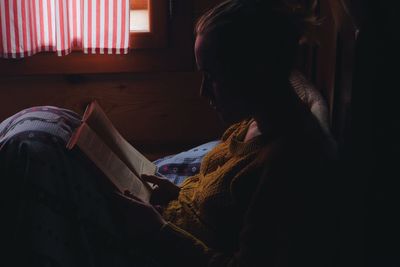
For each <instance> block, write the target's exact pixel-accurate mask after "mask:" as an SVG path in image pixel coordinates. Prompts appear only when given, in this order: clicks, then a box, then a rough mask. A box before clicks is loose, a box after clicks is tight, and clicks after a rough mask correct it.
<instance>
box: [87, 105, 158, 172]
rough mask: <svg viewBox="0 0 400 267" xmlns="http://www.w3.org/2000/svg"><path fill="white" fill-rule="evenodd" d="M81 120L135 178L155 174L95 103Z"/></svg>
mask: <svg viewBox="0 0 400 267" xmlns="http://www.w3.org/2000/svg"><path fill="white" fill-rule="evenodd" d="M83 120H84V121H85V122H86V123H87V124H88V125H89V126H90V127H91V128H92V129H93V130H94V131H96V133H97V134H98V135H99V137H100V138H101V139H102V140H103V141H104V142H105V143H106V144H107V145H108V146H109V147H110V148H111V150H112V151H113V152H114V153H115V154H116V155H117V156H118V157H119V158H120V159H121V160H122V161H123V162H124V163H125V164H126V165H127V166H128V167H129V168H130V169H131V171H133V172H134V173H135V174H136V175H137V176H139V177H140V176H141V175H142V174H151V175H154V174H155V172H156V169H157V167H156V166H155V165H154V164H153V163H152V162H151V161H149V160H148V159H147V158H146V157H144V156H143V155H142V154H141V153H140V152H139V151H137V150H136V149H135V148H134V147H133V146H132V145H131V144H130V143H129V142H128V141H126V140H125V139H124V138H123V137H122V136H121V134H120V133H119V132H118V131H117V129H116V128H115V127H114V125H113V124H112V123H111V121H110V120H109V119H108V117H107V115H106V114H105V113H104V111H103V110H102V108H101V107H100V106H99V105H98V103H97V102H96V101H93V102H92V103H91V104H90V105H89V106H88V109H87V110H86V111H85V114H84V117H83Z"/></svg>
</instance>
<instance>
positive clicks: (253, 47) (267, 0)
mask: <svg viewBox="0 0 400 267" xmlns="http://www.w3.org/2000/svg"><path fill="white" fill-rule="evenodd" d="M315 7H316V0H228V1H224V2H222V3H220V4H219V5H217V6H215V7H214V8H212V9H211V10H209V11H207V12H206V13H205V14H204V15H203V16H201V17H200V19H199V20H198V22H197V25H196V27H195V34H196V35H204V34H208V33H215V36H216V38H217V46H218V56H219V58H218V60H220V61H221V62H223V63H224V64H225V66H229V67H230V68H232V69H233V70H232V71H233V72H234V71H235V69H236V70H237V71H240V73H241V74H243V69H244V70H249V71H250V70H254V69H255V68H256V66H257V65H260V64H261V65H263V66H267V71H272V72H271V73H273V74H274V76H275V77H280V78H284V79H286V80H287V78H288V76H289V73H290V70H291V69H292V67H293V64H294V62H295V59H296V55H297V51H298V45H299V41H300V39H301V38H304V37H305V36H307V34H308V33H309V32H311V30H312V29H313V28H314V27H315V26H316V25H317V24H318V21H317V19H316V17H315V16H314V10H315ZM253 67H254V68H253Z"/></svg>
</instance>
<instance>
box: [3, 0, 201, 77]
mask: <svg viewBox="0 0 400 267" xmlns="http://www.w3.org/2000/svg"><path fill="white" fill-rule="evenodd" d="M0 1H1V0H0ZM170 1H173V4H174V7H173V8H172V14H170V13H169V12H170V10H171V7H170ZM130 4H131V10H130V11H131V13H130V14H134V15H133V18H131V19H133V20H139V21H141V22H140V23H138V24H137V26H135V27H133V28H131V29H130V36H129V41H130V48H131V49H132V50H131V51H130V53H128V54H126V55H101V54H94V55H91V54H90V55H87V54H83V53H82V52H80V51H74V52H72V53H71V54H69V55H67V56H63V57H58V56H56V55H55V54H53V53H40V54H37V55H35V56H31V57H27V58H24V59H22V60H9V59H1V58H0V73H1V75H25V74H29V75H31V74H43V73H45V74H80V73H121V72H148V71H151V72H154V71H187V70H193V69H194V66H195V65H194V58H193V20H194V18H193V12H192V11H193V1H191V0H131V2H130ZM138 11H139V13H137V12H138ZM144 14H147V16H145V15H144ZM146 18H147V19H146ZM140 25H141V26H140Z"/></svg>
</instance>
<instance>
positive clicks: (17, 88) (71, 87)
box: [0, 0, 223, 158]
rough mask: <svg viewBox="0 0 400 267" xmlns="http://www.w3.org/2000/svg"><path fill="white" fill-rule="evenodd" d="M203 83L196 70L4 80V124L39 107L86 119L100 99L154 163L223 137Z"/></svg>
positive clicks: (0, 80)
mask: <svg viewBox="0 0 400 267" xmlns="http://www.w3.org/2000/svg"><path fill="white" fill-rule="evenodd" d="M214 2H216V1H214ZM212 3H213V1H210V0H209V1H201V0H196V3H195V4H194V5H193V6H194V10H193V13H194V14H200V13H201V12H202V10H204V9H206V8H208V7H209V6H210V5H212ZM195 18H196V15H194V18H193V20H195ZM0 64H1V61H0ZM200 83H201V77H200V75H199V74H198V73H197V72H196V71H195V69H194V68H192V69H188V70H187V71H173V72H163V71H161V72H160V71H157V72H144V73H120V74H90V75H88V74H86V75H84V74H82V75H63V74H53V75H16V76H15V75H14V76H1V74H0V121H2V120H3V119H5V118H7V117H8V116H10V115H12V114H14V113H16V112H18V111H19V110H21V109H23V108H27V107H31V106H37V105H53V106H60V107H65V108H68V109H72V110H74V111H76V112H78V113H80V114H82V113H83V111H84V108H85V106H86V104H87V103H88V102H90V100H92V99H97V100H98V101H99V102H100V104H101V105H102V106H103V107H104V108H105V111H106V112H107V114H108V115H109V117H110V119H111V120H112V121H113V123H114V124H115V126H116V127H117V129H118V130H119V131H120V132H121V134H122V135H123V136H124V137H126V138H127V139H128V140H129V141H130V142H132V143H133V144H134V145H136V146H137V147H138V148H139V149H140V150H141V151H142V152H143V153H145V154H146V155H147V156H149V157H150V158H157V157H159V156H162V155H166V154H169V153H175V152H179V151H181V150H183V149H187V148H190V147H192V146H195V145H198V144H201V143H204V142H206V141H209V140H213V139H215V138H218V137H219V136H220V134H221V133H222V131H223V126H222V125H221V123H220V121H219V119H218V118H217V115H216V113H215V112H214V111H213V110H211V108H209V106H208V104H207V103H206V101H205V100H204V99H202V98H201V97H200V96H199V87H200Z"/></svg>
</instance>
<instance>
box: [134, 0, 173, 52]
mask: <svg viewBox="0 0 400 267" xmlns="http://www.w3.org/2000/svg"><path fill="white" fill-rule="evenodd" d="M130 4H131V5H130V48H132V49H135V48H160V47H164V46H166V44H167V17H168V0H130Z"/></svg>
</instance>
